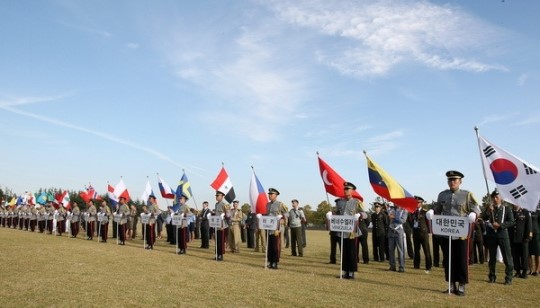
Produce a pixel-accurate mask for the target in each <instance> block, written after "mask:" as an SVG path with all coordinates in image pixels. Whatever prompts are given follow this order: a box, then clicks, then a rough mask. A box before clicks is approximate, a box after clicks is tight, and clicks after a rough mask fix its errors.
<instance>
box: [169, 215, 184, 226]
mask: <svg viewBox="0 0 540 308" xmlns="http://www.w3.org/2000/svg"><path fill="white" fill-rule="evenodd" d="M171 218H172V221H171V224H172V225H173V226H181V225H182V219H183V218H182V216H180V215H172V216H171Z"/></svg>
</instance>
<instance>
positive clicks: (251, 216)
mask: <svg viewBox="0 0 540 308" xmlns="http://www.w3.org/2000/svg"><path fill="white" fill-rule="evenodd" d="M246 216H247V217H246V224H245V225H244V228H245V229H246V231H247V236H246V237H247V248H255V232H257V216H256V214H255V213H253V212H252V211H251V209H250V210H249V213H248V214H247V215H246Z"/></svg>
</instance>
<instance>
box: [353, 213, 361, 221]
mask: <svg viewBox="0 0 540 308" xmlns="http://www.w3.org/2000/svg"><path fill="white" fill-rule="evenodd" d="M358 218H360V213H356V214H354V221H358Z"/></svg>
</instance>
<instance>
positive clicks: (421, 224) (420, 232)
mask: <svg viewBox="0 0 540 308" xmlns="http://www.w3.org/2000/svg"><path fill="white" fill-rule="evenodd" d="M414 198H415V199H416V201H417V206H416V211H414V213H412V215H410V217H411V220H412V221H411V222H410V224H411V225H412V231H413V233H412V235H413V245H414V268H416V269H419V268H420V248H421V249H422V251H423V252H424V258H425V263H426V273H429V271H430V270H431V249H430V248H429V233H430V227H429V221H428V220H427V218H426V213H427V211H426V210H425V209H424V208H423V207H422V205H423V204H424V199H423V198H422V197H419V196H414Z"/></svg>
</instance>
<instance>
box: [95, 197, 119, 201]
mask: <svg viewBox="0 0 540 308" xmlns="http://www.w3.org/2000/svg"><path fill="white" fill-rule="evenodd" d="M122 199H124V200H127V199H126V197H124V196H120V197H119V198H118V200H122ZM90 201H92V200H90Z"/></svg>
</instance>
